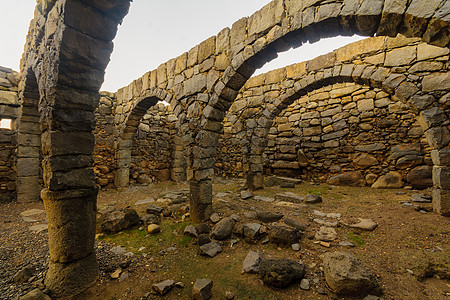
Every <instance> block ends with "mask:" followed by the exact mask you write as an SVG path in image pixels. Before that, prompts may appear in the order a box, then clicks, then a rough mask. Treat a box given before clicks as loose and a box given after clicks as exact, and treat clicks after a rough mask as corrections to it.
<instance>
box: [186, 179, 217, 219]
mask: <svg viewBox="0 0 450 300" xmlns="http://www.w3.org/2000/svg"><path fill="white" fill-rule="evenodd" d="M189 198H190V205H191V206H190V213H191V219H192V221H194V222H202V221H206V220H208V219H209V217H210V216H211V214H212V213H213V210H212V182H211V180H205V181H191V182H190V184H189Z"/></svg>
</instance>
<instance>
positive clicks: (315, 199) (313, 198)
mask: <svg viewBox="0 0 450 300" xmlns="http://www.w3.org/2000/svg"><path fill="white" fill-rule="evenodd" d="M321 202H322V197H321V196H319V195H314V194H307V195H306V199H305V203H308V204H316V203H321Z"/></svg>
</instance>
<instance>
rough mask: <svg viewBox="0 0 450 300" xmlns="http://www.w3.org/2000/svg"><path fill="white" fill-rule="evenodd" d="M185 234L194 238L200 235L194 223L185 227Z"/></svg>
mask: <svg viewBox="0 0 450 300" xmlns="http://www.w3.org/2000/svg"><path fill="white" fill-rule="evenodd" d="M183 234H184V235H188V236H191V237H193V238H197V237H198V233H197V229H196V228H195V227H194V226H192V225H188V226H186V227H185V228H184V231H183Z"/></svg>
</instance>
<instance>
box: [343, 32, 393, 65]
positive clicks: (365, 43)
mask: <svg viewBox="0 0 450 300" xmlns="http://www.w3.org/2000/svg"><path fill="white" fill-rule="evenodd" d="M384 45H385V37H374V38H370V39H365V40H362V41H358V42H356V43H353V44H350V45H347V46H345V47H342V48H339V49H337V50H335V52H336V60H337V61H340V62H344V61H348V60H351V59H352V58H353V57H355V56H356V55H360V54H363V53H375V52H378V51H380V50H382V49H384Z"/></svg>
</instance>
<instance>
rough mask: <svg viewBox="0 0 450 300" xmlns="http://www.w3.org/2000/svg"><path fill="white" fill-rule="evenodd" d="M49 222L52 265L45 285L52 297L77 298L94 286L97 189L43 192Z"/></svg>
mask: <svg viewBox="0 0 450 300" xmlns="http://www.w3.org/2000/svg"><path fill="white" fill-rule="evenodd" d="M41 197H42V199H43V201H44V205H45V209H46V211H47V218H48V222H49V228H48V235H49V248H50V262H49V266H48V272H47V277H46V278H45V285H46V287H47V288H48V289H49V290H50V291H51V293H52V296H56V297H60V296H67V295H75V294H77V293H79V292H81V291H83V290H84V289H86V287H89V286H91V285H92V284H94V283H95V281H96V280H97V276H98V264H97V259H96V256H95V251H94V240H95V238H94V237H95V218H96V198H97V191H96V190H73V191H62V192H54V191H50V190H48V189H44V190H42V193H41Z"/></svg>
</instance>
